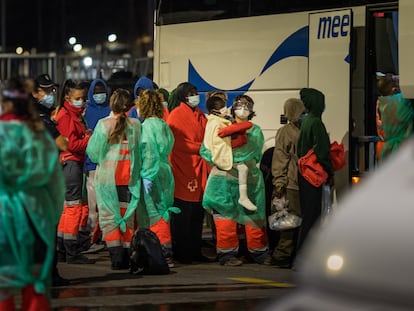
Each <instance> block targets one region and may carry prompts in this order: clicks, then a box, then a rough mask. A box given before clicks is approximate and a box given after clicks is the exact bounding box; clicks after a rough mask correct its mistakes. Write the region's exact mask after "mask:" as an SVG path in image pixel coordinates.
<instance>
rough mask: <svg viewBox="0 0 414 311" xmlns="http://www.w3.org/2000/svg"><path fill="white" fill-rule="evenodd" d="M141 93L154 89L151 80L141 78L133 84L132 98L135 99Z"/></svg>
mask: <svg viewBox="0 0 414 311" xmlns="http://www.w3.org/2000/svg"><path fill="white" fill-rule="evenodd" d="M140 89H141V90H142V91H145V90H151V91H152V90H153V89H154V84H153V82H152V80H151V79H148V78H147V77H144V76H142V77H141V78H139V79H138V81H137V82H136V83H135V86H134V98H137V97H138V96H139V94H140V92H141V90H140Z"/></svg>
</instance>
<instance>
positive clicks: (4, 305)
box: [0, 296, 16, 311]
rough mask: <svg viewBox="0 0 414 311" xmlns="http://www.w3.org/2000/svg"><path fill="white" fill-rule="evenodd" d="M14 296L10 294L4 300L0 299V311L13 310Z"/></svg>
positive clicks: (14, 308) (14, 307)
mask: <svg viewBox="0 0 414 311" xmlns="http://www.w3.org/2000/svg"><path fill="white" fill-rule="evenodd" d="M15 310H16V306H15V305H14V297H13V296H11V297H9V298H7V299H6V300H3V301H0V311H15Z"/></svg>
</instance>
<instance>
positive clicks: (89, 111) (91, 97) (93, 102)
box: [84, 79, 111, 172]
mask: <svg viewBox="0 0 414 311" xmlns="http://www.w3.org/2000/svg"><path fill="white" fill-rule="evenodd" d="M99 86H101V88H102V90H103V92H101V91H99V93H95V87H99ZM110 113H111V108H110V107H109V94H108V86H107V85H106V83H105V81H104V80H101V79H95V80H93V81H92V83H91V85H90V87H89V91H88V102H87V105H86V110H85V116H84V117H85V121H86V124H87V125H88V128H89V129H91V130H93V129H95V126H96V124H97V123H98V121H99V120H100V119H103V118H105V117H107V116H109V114H110ZM85 169H86V171H87V172H88V171H92V170H95V169H96V164H95V163H93V162H92V161H91V160H90V159H89V157H88V156H87V157H86V159H85Z"/></svg>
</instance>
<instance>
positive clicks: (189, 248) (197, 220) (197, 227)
mask: <svg viewBox="0 0 414 311" xmlns="http://www.w3.org/2000/svg"><path fill="white" fill-rule="evenodd" d="M174 206H175V207H178V208H180V209H181V213H179V214H172V215H171V238H172V248H173V254H174V258H175V259H176V260H178V261H181V262H183V263H190V262H191V261H192V260H195V259H197V257H199V256H201V243H202V231H203V218H204V209H203V206H202V204H201V202H188V201H183V200H180V199H177V198H175V199H174Z"/></svg>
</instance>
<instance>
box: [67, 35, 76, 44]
mask: <svg viewBox="0 0 414 311" xmlns="http://www.w3.org/2000/svg"><path fill="white" fill-rule="evenodd" d="M76 41H77V40H76V38H75V37H70V38H69V40H68V42H69V44H70V45H74V44H75V43H76Z"/></svg>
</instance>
